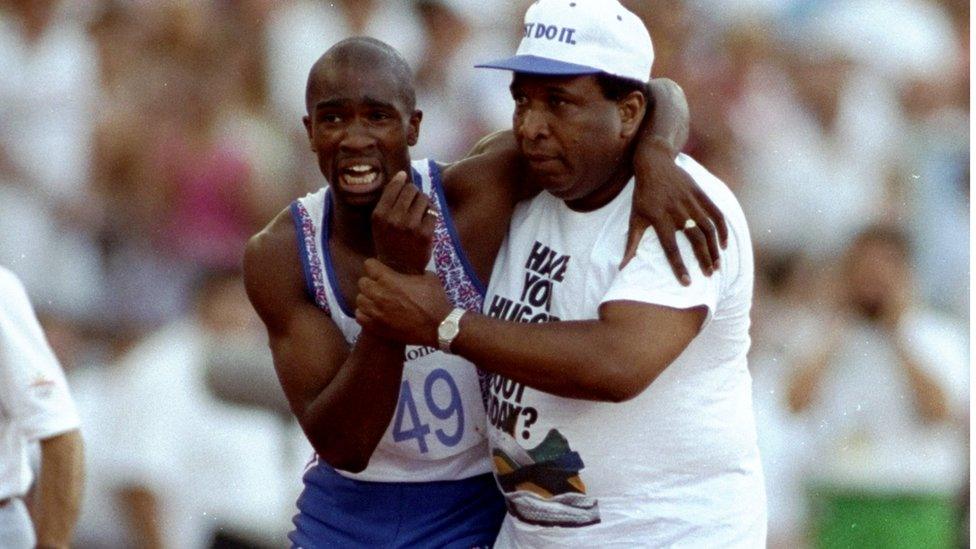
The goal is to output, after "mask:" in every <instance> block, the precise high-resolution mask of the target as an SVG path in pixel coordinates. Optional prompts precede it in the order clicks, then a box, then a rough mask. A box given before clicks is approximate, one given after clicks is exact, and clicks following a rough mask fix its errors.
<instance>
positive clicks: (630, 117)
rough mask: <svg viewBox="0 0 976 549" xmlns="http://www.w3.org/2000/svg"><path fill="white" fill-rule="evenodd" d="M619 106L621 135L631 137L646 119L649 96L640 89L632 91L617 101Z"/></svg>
mask: <svg viewBox="0 0 976 549" xmlns="http://www.w3.org/2000/svg"><path fill="white" fill-rule="evenodd" d="M617 108H618V111H619V112H620V136H621V137H624V138H626V139H630V138H631V137H633V136H634V135H636V134H637V130H639V129H640V126H641V122H642V121H643V120H644V114H645V113H646V112H647V97H646V96H645V95H644V94H643V93H641V92H639V91H632V92H630V93H629V94H627V97H624V98H623V99H621V100H620V101H618V102H617Z"/></svg>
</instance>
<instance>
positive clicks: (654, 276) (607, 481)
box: [485, 155, 766, 548]
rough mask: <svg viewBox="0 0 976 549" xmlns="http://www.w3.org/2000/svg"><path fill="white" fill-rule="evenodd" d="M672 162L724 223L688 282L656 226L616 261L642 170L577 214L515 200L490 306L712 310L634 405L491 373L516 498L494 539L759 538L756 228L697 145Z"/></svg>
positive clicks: (502, 479)
mask: <svg viewBox="0 0 976 549" xmlns="http://www.w3.org/2000/svg"><path fill="white" fill-rule="evenodd" d="M677 164H678V165H679V166H681V167H682V168H683V169H685V170H686V171H687V172H688V173H689V174H691V176H692V177H694V179H695V181H696V182H697V183H698V185H699V186H700V187H701V188H702V190H703V191H704V192H705V193H706V194H707V195H708V196H709V198H711V199H712V201H714V202H715V204H716V205H717V206H718V207H719V208H720V209H721V210H722V212H723V213H724V215H725V218H726V220H727V221H728V225H729V244H728V248H727V249H726V250H723V251H722V254H721V260H722V266H721V269H719V270H718V271H716V272H715V274H713V275H712V276H711V277H706V276H704V275H703V274H702V273H701V271H700V269H698V268H697V267H695V268H692V270H691V277H692V284H691V286H689V287H683V286H681V285H680V283H679V282H678V281H677V279H676V278H675V277H674V275H673V274H672V272H671V268H670V266H669V264H668V261H667V259H666V257H665V255H664V251H663V249H662V248H661V245H660V243H659V241H658V239H657V236H656V235H655V234H654V233H653V231H648V232H647V234H646V235H645V237H644V239H643V240H642V241H641V244H640V247H639V249H638V252H637V257H636V258H635V259H633V260H632V261H631V262H630V263H629V264H628V265H627V266H626V267H625V268H624V269H623V270H622V271H621V270H620V269H619V268H618V266H619V264H620V261H621V259H622V253H623V250H624V242H625V240H626V235H627V226H628V219H629V216H628V214H629V212H630V208H631V201H632V196H633V190H632V188H633V185H634V182H633V181H631V182H630V183H629V184H628V185H627V187H625V188H624V189H623V190H622V191H621V192H620V193H619V194H618V195H617V197H616V198H614V199H613V201H611V202H610V203H609V204H607V205H605V206H603V207H602V208H600V209H598V210H595V211H592V212H577V211H573V210H571V209H570V208H569V207H568V206H566V204H565V203H564V202H562V201H561V200H559V199H558V198H556V197H554V196H553V195H551V194H549V193H547V192H543V193H542V194H540V195H539V196H537V197H536V198H534V199H532V200H530V201H527V202H523V203H521V204H519V205H518V207H517V208H516V210H515V214H514V216H513V218H512V223H511V226H510V228H509V233H508V236H507V239H506V241H505V243H504V244H503V245H502V250H501V252H500V253H499V256H498V259H497V261H496V262H495V267H494V271H493V273H492V277H491V284H490V286H489V289H488V297H487V299H486V300H485V312H486V313H487V314H488V315H490V316H493V317H498V318H503V319H510V320H522V321H526V322H529V321H535V322H539V321H546V320H550V321H556V320H557V319H558V320H585V319H595V318H597V316H598V309H599V307H600V305H601V304H602V303H606V302H610V301H638V302H643V303H649V304H654V305H662V306H666V307H673V308H678V309H689V308H693V307H697V306H702V305H704V306H706V307H707V308H708V313H707V316H706V319H705V321H704V323H703V325H702V328H701V331H700V332H699V333H698V335H697V336H696V337H695V338H694V339H693V340H692V341H691V343H690V344H689V345H688V347H687V348H686V349H685V350H684V352H683V353H682V354H681V355H680V356H679V357H678V358H677V359H675V361H674V362H672V363H671V364H670V365H669V366H668V367H667V369H665V370H664V372H662V373H661V375H660V376H659V377H658V378H657V379H656V380H654V382H653V383H651V385H650V386H649V387H648V388H647V389H646V390H644V392H643V393H641V394H640V395H638V396H637V397H636V398H634V399H632V400H630V401H627V402H623V403H618V404H614V403H603V402H593V401H585V400H575V399H569V398H562V397H558V396H554V395H551V394H548V393H544V392H541V391H537V390H534V389H531V388H529V387H524V386H521V385H520V384H516V383H513V382H511V381H507V380H505V379H501V378H499V376H494V378H493V380H492V382H491V385H490V389H489V391H490V398H489V410H488V412H489V423H490V431H491V443H492V457H493V458H494V463H495V467H496V479H497V480H498V484H499V486H500V487H501V489H502V490H503V492H505V496H506V498H507V499H508V507H509V514H508V515H507V516H506V517H505V522H504V524H503V526H502V530H501V533H500V534H499V537H498V541H497V542H496V547H609V546H613V547H750V548H751V547H764V546H765V537H766V510H765V505H766V497H765V490H764V487H763V477H762V467H761V464H760V460H759V450H758V447H757V443H756V430H755V421H754V418H753V412H752V382H751V378H750V376H749V371H748V369H747V367H746V353H747V351H748V349H749V343H750V339H749V310H750V307H751V303H752V284H753V259H752V245H751V243H750V238H749V230H748V227H747V226H746V221H745V217H744V216H743V214H742V210H741V209H740V207H739V205H738V203H737V201H736V199H735V197H734V196H733V195H732V193H731V191H729V189H728V188H727V187H726V186H725V185H724V184H723V183H722V182H721V181H719V180H718V179H717V178H715V177H714V176H713V175H712V174H710V173H709V172H708V171H707V170H705V168H703V167H702V166H701V165H699V164H698V163H697V162H695V161H694V160H693V159H691V158H690V157H688V156H684V155H681V156H679V158H678V160H677ZM678 242H679V246H680V248H681V252H682V256H683V257H691V256H692V255H691V254H692V250H691V246H690V243H689V242H688V240H687V239H686V238H684V237H683V236H681V237H679V239H678ZM662 329H666V327H662ZM647 337H648V338H653V337H655V334H653V333H649V334H647ZM506 417H507V418H509V420H508V421H504V418H506ZM513 417H514V418H515V422H514V424H512V422H511V418H513Z"/></svg>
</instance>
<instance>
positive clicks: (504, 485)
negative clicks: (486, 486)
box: [491, 429, 600, 527]
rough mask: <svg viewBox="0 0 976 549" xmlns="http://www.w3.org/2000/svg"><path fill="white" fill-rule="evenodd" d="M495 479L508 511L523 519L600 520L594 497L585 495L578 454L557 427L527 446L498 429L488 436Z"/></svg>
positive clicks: (552, 522) (569, 523) (567, 523)
mask: <svg viewBox="0 0 976 549" xmlns="http://www.w3.org/2000/svg"><path fill="white" fill-rule="evenodd" d="M491 453H492V460H493V461H494V465H495V478H496V480H497V481H498V485H499V486H500V487H501V489H502V491H503V492H504V493H505V499H506V502H507V503H508V510H509V512H510V513H512V515H514V516H515V517H516V518H518V519H519V520H521V521H523V522H527V523H529V524H535V525H539V526H564V527H579V526H589V525H591V524H596V523H598V522H600V510H599V507H598V505H597V500H596V499H595V498H592V497H590V496H587V495H586V485H584V484H583V480H582V479H581V478H580V475H579V472H580V471H581V470H582V469H583V468H584V467H585V465H584V464H583V460H582V458H580V455H579V453H577V452H575V451H573V450H572V449H571V448H570V447H569V442H568V441H567V440H566V437H564V436H563V435H562V434H561V433H560V432H559V431H557V430H556V429H551V430H550V431H549V432H548V433H547V434H546V438H545V439H544V440H543V441H542V442H541V443H539V445H538V446H536V447H535V448H532V449H531V450H525V449H524V448H522V447H521V446H519V444H518V442H516V441H515V439H514V438H513V437H512V436H510V435H508V434H507V433H503V432H500V431H495V432H493V434H492V452H491Z"/></svg>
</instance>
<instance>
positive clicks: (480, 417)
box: [291, 160, 491, 482]
mask: <svg viewBox="0 0 976 549" xmlns="http://www.w3.org/2000/svg"><path fill="white" fill-rule="evenodd" d="M411 166H412V168H413V169H412V172H413V181H414V183H415V184H416V185H417V186H418V188H420V189H421V190H422V191H423V192H424V193H426V194H427V195H428V197H430V200H431V206H430V207H431V208H433V209H435V210H437V211H438V212H439V213H440V214H441V215H440V218H439V219H438V220H437V226H436V228H435V230H434V248H433V253H432V254H431V259H430V262H429V263H428V264H427V270H429V271H434V272H436V273H437V275H438V276H439V277H440V279H441V283H442V284H443V285H444V288H445V289H446V290H447V294H448V297H449V298H450V299H451V302H452V303H453V304H454V305H455V306H457V307H462V308H464V309H468V310H471V311H480V310H481V305H482V301H483V299H484V291H485V289H484V286H483V285H482V284H481V282H480V281H479V280H478V278H477V275H476V274H475V273H474V270H473V269H472V268H471V265H470V264H469V263H468V260H467V258H466V257H465V255H464V252H463V251H462V250H461V245H460V241H459V239H458V235H457V232H456V230H455V228H454V223H453V221H452V219H451V215H450V211H449V210H448V207H447V201H446V200H445V198H444V192H443V189H442V187H441V181H440V170H439V168H438V167H437V164H435V163H434V162H433V161H428V160H417V161H414V162H412V163H411ZM331 206H332V197H331V194H330V193H329V189H328V187H323V188H322V189H320V190H319V191H317V192H315V193H312V194H309V195H307V196H305V197H304V198H301V199H299V200H297V201H295V202H294V203H292V206H291V211H292V217H293V219H294V221H295V231H296V234H297V235H298V247H299V255H300V257H301V259H302V268H303V270H304V273H305V281H306V288H307V290H308V293H309V295H310V298H311V299H313V300H314V302H315V304H316V305H317V306H318V307H319V308H321V309H322V310H323V311H325V312H326V313H328V314H329V315H330V316H331V317H332V320H333V321H334V322H335V323H336V325H337V326H338V327H339V329H340V330H341V331H342V333H343V334H344V335H345V337H346V341H348V342H349V343H350V344H352V343H353V342H355V341H356V338H357V337H359V332H360V329H361V328H360V326H359V324H357V323H356V319H355V314H354V312H355V309H354V307H353V306H351V305H350V304H349V303H346V301H345V299H344V298H343V296H342V293H341V291H339V289H338V288H339V285H338V281H337V279H336V275H335V270H334V269H333V266H332V259H331V256H330V252H329V247H328V241H329V232H328V227H329V217H330V214H331ZM405 358H406V360H405V363H404V367H403V380H402V382H401V385H400V397H399V401H398V402H397V405H396V410H395V411H394V414H393V420H392V422H391V423H390V425H389V426H388V427H387V429H386V433H384V435H383V438H382V439H381V440H380V443H379V445H378V446H377V447H376V451H375V452H374V453H373V456H372V458H371V459H370V461H369V466H368V467H367V468H366V469H365V470H364V471H362V472H360V473H355V474H354V473H349V472H346V471H337V472H338V473H339V474H340V475H342V476H344V477H347V478H350V479H355V480H361V481H371V482H431V481H445V480H459V479H465V478H470V477H473V476H476V475H480V474H484V473H487V472H488V471H490V470H491V464H490V461H489V459H488V447H487V441H486V436H485V426H486V420H485V407H484V401H483V399H482V390H481V386H480V384H479V376H478V373H477V370H476V369H475V367H474V365H472V364H471V363H470V362H468V361H466V360H464V359H462V358H460V357H457V356H454V355H450V354H446V353H443V352H441V351H439V350H437V349H434V348H432V347H426V346H424V347H417V346H407V349H406V357H405ZM320 465H321V466H326V467H327V466H328V465H327V464H325V462H320V460H318V458H317V457H316V459H315V463H314V465H312V466H313V467H316V466H320Z"/></svg>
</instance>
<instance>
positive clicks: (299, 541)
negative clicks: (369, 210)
mask: <svg viewBox="0 0 976 549" xmlns="http://www.w3.org/2000/svg"><path fill="white" fill-rule="evenodd" d="M303 480H304V482H305V489H304V490H303V491H302V495H301V496H299V498H298V515H296V516H295V518H294V520H293V522H294V523H295V531H293V532H292V533H290V534H288V538H289V539H290V540H291V542H292V544H293V545H292V547H301V548H303V549H318V548H319V547H457V548H463V549H470V548H472V547H491V545H492V544H493V543H494V541H495V537H496V536H497V535H498V529H499V528H500V527H501V524H502V519H503V518H505V502H504V498H503V497H502V495H501V492H499V490H498V487H497V486H496V485H495V480H494V478H493V476H492V475H491V474H490V473H487V474H484V475H479V476H476V477H471V478H468V479H464V480H455V481H443V482H418V483H407V482H363V481H359V480H353V479H350V478H346V477H343V476H341V475H339V474H338V473H336V472H335V470H333V469H332V468H331V467H329V466H328V465H326V464H324V463H319V464H318V465H316V466H314V467H312V468H311V469H309V470H308V471H307V472H306V473H305V477H304V479H303Z"/></svg>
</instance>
